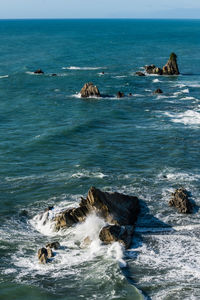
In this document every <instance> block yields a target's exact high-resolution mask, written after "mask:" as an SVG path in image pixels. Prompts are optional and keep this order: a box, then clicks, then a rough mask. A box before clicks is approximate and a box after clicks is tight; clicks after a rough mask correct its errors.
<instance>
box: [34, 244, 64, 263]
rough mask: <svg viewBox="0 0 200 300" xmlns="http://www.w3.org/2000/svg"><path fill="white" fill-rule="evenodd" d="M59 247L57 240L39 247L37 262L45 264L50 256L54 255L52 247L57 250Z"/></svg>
mask: <svg viewBox="0 0 200 300" xmlns="http://www.w3.org/2000/svg"><path fill="white" fill-rule="evenodd" d="M59 248H60V244H59V242H53V243H49V244H47V245H46V248H45V247H43V248H40V249H39V250H38V259H39V262H40V263H41V264H46V263H47V262H48V261H49V259H50V258H52V257H54V256H55V255H54V253H53V251H52V249H55V250H57V249H59Z"/></svg>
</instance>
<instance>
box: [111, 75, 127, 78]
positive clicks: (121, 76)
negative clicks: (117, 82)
mask: <svg viewBox="0 0 200 300" xmlns="http://www.w3.org/2000/svg"><path fill="white" fill-rule="evenodd" d="M126 77H127V76H126V75H117V76H113V78H126Z"/></svg>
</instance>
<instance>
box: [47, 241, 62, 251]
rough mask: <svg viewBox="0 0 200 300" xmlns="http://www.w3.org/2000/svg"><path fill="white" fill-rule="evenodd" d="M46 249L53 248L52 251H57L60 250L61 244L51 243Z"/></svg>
mask: <svg viewBox="0 0 200 300" xmlns="http://www.w3.org/2000/svg"><path fill="white" fill-rule="evenodd" d="M46 248H51V249H54V250H57V249H59V248H60V243H59V242H53V243H49V244H47V245H46Z"/></svg>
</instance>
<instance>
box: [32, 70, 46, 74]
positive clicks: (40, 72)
mask: <svg viewBox="0 0 200 300" xmlns="http://www.w3.org/2000/svg"><path fill="white" fill-rule="evenodd" d="M34 74H44V72H43V71H42V70H41V69H38V70H36V71H35V72H34Z"/></svg>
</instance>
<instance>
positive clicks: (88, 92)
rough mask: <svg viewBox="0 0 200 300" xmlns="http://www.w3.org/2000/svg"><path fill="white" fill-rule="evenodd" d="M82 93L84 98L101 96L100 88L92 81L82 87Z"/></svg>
mask: <svg viewBox="0 0 200 300" xmlns="http://www.w3.org/2000/svg"><path fill="white" fill-rule="evenodd" d="M80 94H81V97H83V98H88V97H101V94H100V92H99V90H98V88H97V87H96V86H95V85H94V84H93V83H92V82H89V83H86V84H85V85H84V86H83V88H82V89H81V91H80Z"/></svg>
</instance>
